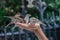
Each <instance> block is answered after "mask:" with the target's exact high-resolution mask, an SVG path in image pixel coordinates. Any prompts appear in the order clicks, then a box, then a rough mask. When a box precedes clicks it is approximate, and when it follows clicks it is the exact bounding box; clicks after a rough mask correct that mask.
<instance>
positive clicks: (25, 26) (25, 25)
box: [15, 22, 28, 29]
mask: <svg viewBox="0 0 60 40" xmlns="http://www.w3.org/2000/svg"><path fill="white" fill-rule="evenodd" d="M15 24H17V25H19V26H20V27H22V28H24V29H25V28H28V25H27V24H24V23H20V22H16V23H15Z"/></svg>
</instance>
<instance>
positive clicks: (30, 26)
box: [15, 22, 48, 40]
mask: <svg viewBox="0 0 60 40" xmlns="http://www.w3.org/2000/svg"><path fill="white" fill-rule="evenodd" d="M15 24H16V25H19V26H20V27H21V28H22V29H26V30H29V31H31V32H34V33H35V35H36V36H37V37H38V39H39V40H48V38H47V37H46V35H45V34H44V33H43V31H42V29H41V27H40V26H37V25H35V24H32V23H27V24H26V23H20V22H16V23H15Z"/></svg>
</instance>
